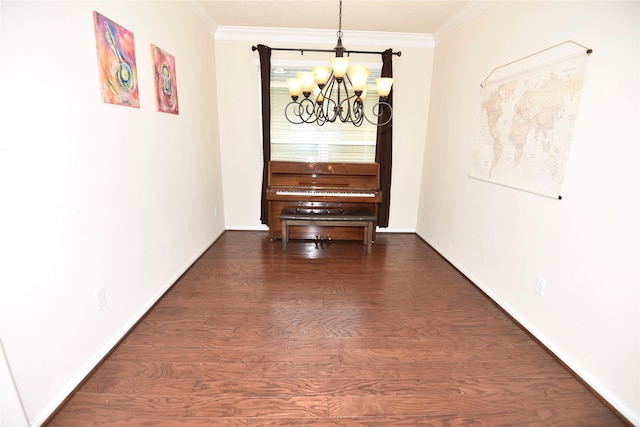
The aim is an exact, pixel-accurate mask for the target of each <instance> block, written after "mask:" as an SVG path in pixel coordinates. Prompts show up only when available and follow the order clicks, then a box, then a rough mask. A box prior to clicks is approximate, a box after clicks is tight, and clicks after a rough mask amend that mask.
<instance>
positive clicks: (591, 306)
mask: <svg viewBox="0 0 640 427" xmlns="http://www.w3.org/2000/svg"><path fill="white" fill-rule="evenodd" d="M639 7H640V3H638V2H635V1H634V2H608V1H599V2H537V1H532V2H497V3H496V4H495V5H493V6H492V7H491V8H489V9H488V10H487V11H485V12H484V13H483V14H482V15H481V16H480V17H478V18H476V19H475V20H473V21H472V22H470V23H469V24H467V25H466V26H465V27H464V28H463V29H462V30H460V31H458V32H457V33H455V34H453V35H452V36H450V37H449V38H447V39H446V40H445V41H443V42H442V43H439V44H438V45H437V46H436V53H435V59H434V75H433V83H432V98H431V109H430V111H431V113H430V115H429V127H428V135H427V147H426V149H425V157H424V174H423V176H422V189H421V193H420V210H419V215H418V224H417V233H418V234H419V235H420V236H422V237H423V238H424V239H425V240H426V241H427V242H429V243H430V244H431V245H433V246H434V247H435V248H436V249H437V250H439V251H440V252H441V253H442V254H443V255H444V256H445V257H446V258H447V259H448V260H449V261H451V262H452V263H453V264H454V265H455V266H457V267H458V268H459V269H460V270H461V271H462V272H463V273H464V274H466V275H467V276H468V277H469V278H470V279H471V280H473V282H474V283H476V284H477V285H478V286H479V287H480V288H482V289H483V290H484V291H485V292H486V293H488V294H489V295H490V296H491V297H492V298H493V299H495V300H496V301H497V302H498V303H499V304H500V305H501V306H503V307H504V308H505V309H506V310H507V311H508V312H510V313H511V314H512V315H513V316H514V317H515V318H516V319H517V320H518V321H519V322H521V323H522V324H523V325H524V326H525V327H526V328H527V329H528V330H529V331H531V332H532V333H533V334H534V335H535V336H536V337H537V338H538V339H540V340H541V341H542V342H543V343H544V344H545V345H546V346H547V347H549V348H550V349H551V350H552V351H553V352H554V353H555V354H556V355H558V356H559V357H560V358H561V359H562V360H563V361H564V362H565V363H567V364H568V365H569V366H570V367H571V368H572V369H573V370H574V371H575V372H577V373H578V374H579V375H580V376H581V377H582V378H583V379H585V380H586V381H587V382H588V383H589V384H590V385H591V386H592V387H594V388H595V389H596V390H597V391H598V392H599V393H601V394H602V396H603V397H604V398H606V399H607V400H608V401H609V402H610V403H612V404H613V405H614V406H615V407H616V408H617V409H618V410H620V411H621V412H622V413H623V414H624V415H625V416H626V417H628V418H629V419H630V420H631V421H632V422H634V423H635V424H637V425H640V392H639V390H640V372H639V364H640V354H639V338H640V336H639V335H640V333H639V318H638V307H639V298H638V288H639V285H640V274H639V270H638V261H640V247H639V244H640V222H639V219H640V197H639V193H638V189H637V188H638V182H639V181H640V168H639V167H638V161H639V160H640V140H639V136H640V134H639V131H638V122H639V118H640V115H639V107H638V102H639V98H638V97H639V66H638V63H639V40H640V32H639V28H640V23H639V12H640V10H639ZM565 40H574V41H576V42H578V43H581V44H584V45H586V46H588V47H591V48H592V49H593V50H594V52H593V54H592V55H591V56H590V57H589V59H588V63H589V64H588V69H587V76H586V81H585V87H584V92H583V98H582V103H581V108H580V111H579V113H578V121H577V124H576V130H575V135H574V138H573V144H572V148H571V153H570V156H569V164H568V167H567V170H566V175H565V180H564V185H563V197H564V198H563V200H561V201H557V200H552V199H548V198H545V197H541V196H536V195H533V194H529V193H526V192H522V191H518V190H513V189H509V188H505V187H501V186H498V185H494V184H490V183H485V182H481V181H477V180H472V179H469V178H468V173H469V171H470V165H471V149H472V144H473V142H474V139H475V138H476V137H477V133H478V126H479V114H480V106H479V104H480V83H481V82H482V81H483V80H484V78H485V77H486V76H487V75H488V74H489V72H491V70H492V69H494V68H495V67H498V66H501V65H503V64H506V63H508V62H511V61H513V60H516V59H518V58H522V57H525V56H527V55H529V54H531V53H533V52H537V51H539V50H542V49H545V48H547V47H550V46H553V45H555V44H557V43H560V42H563V41H565ZM538 275H539V276H542V277H543V278H545V279H546V280H547V287H546V292H545V294H544V296H543V297H540V296H538V295H537V294H536V293H535V292H534V286H535V280H536V276H538Z"/></svg>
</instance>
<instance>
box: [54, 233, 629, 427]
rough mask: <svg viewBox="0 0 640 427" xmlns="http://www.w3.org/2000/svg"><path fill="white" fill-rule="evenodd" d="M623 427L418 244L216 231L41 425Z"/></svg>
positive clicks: (412, 239)
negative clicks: (284, 239)
mask: <svg viewBox="0 0 640 427" xmlns="http://www.w3.org/2000/svg"><path fill="white" fill-rule="evenodd" d="M625 424H628V423H626V421H625V420H624V419H622V418H621V417H619V415H618V414H617V413H615V412H613V411H612V410H611V409H610V408H609V407H608V406H607V405H605V404H604V403H603V402H602V401H601V400H600V398H598V397H597V396H595V395H594V394H593V393H592V392H591V391H590V390H589V389H587V388H586V387H585V386H584V385H583V383H581V382H580V381H578V380H577V379H576V378H575V377H574V375H573V374H572V373H570V372H568V371H567V370H566V368H565V367H564V366H563V365H561V364H560V363H558V362H557V361H556V360H555V359H554V358H553V357H552V356H551V355H550V354H549V353H548V352H547V351H546V350H545V349H544V348H542V347H541V346H540V345H539V343H538V342H536V341H534V340H533V339H532V338H531V337H530V336H529V335H528V334H527V333H526V332H525V331H523V330H522V329H521V328H520V327H519V326H518V325H517V324H516V323H515V322H514V321H513V320H512V319H511V318H509V317H508V316H507V315H506V314H505V313H504V312H503V311H502V310H501V309H500V308H499V307H498V306H496V304H495V303H493V302H492V301H491V300H489V299H488V298H487V297H486V295H484V294H483V293H482V292H480V291H479V290H478V289H477V288H476V287H475V286H474V285H473V284H472V283H471V282H469V280H468V279H466V278H465V277H463V276H462V275H461V274H460V273H459V272H458V271H456V270H455V269H453V268H452V267H451V265H450V264H449V263H447V262H446V261H445V260H443V259H442V258H441V257H440V256H439V255H438V254H437V253H436V252H435V251H434V250H433V249H432V248H431V247H429V246H428V245H426V244H425V243H424V242H423V241H422V240H421V239H420V238H419V237H417V236H416V235H415V234H387V233H379V234H378V236H377V240H376V242H375V244H374V247H373V250H372V253H371V255H366V252H363V250H362V244H361V243H360V242H325V243H323V244H318V245H316V244H314V243H313V242H300V241H295V242H292V244H291V245H290V246H289V248H288V250H287V252H286V253H282V251H281V246H280V242H278V241H275V242H271V241H269V240H268V238H267V233H266V232H231V231H227V232H225V233H224V234H223V235H222V236H221V237H220V239H219V240H218V241H217V242H216V243H215V244H214V245H213V246H211V248H209V249H208V250H207V251H206V252H205V253H204V254H203V255H202V256H201V257H200V259H198V260H197V261H196V262H195V263H194V265H193V266H191V268H189V270H188V271H187V272H186V273H185V274H184V275H183V276H182V277H181V278H180V279H179V280H178V281H177V282H176V283H175V285H174V286H173V287H172V288H171V289H170V290H169V291H168V292H167V293H166V294H165V296H164V297H163V298H162V299H161V300H160V301H158V303H157V304H156V305H155V306H154V308H153V309H152V310H151V311H150V312H149V313H148V314H147V315H146V316H145V317H144V318H143V319H142V320H141V321H140V322H139V323H138V325H137V326H136V327H135V328H134V329H133V330H132V331H130V333H129V334H128V335H127V336H126V337H125V338H124V339H123V340H122V341H121V343H120V344H119V345H118V346H117V348H115V349H114V350H113V351H112V353H111V354H110V355H109V356H108V357H107V358H106V359H105V360H104V361H103V362H102V363H101V365H100V366H99V367H98V368H97V369H96V370H95V371H94V372H93V374H92V375H91V376H90V377H89V378H87V380H86V381H85V382H84V383H83V385H82V386H81V387H79V388H78V390H77V391H76V392H75V393H74V394H72V395H71V396H70V398H69V399H68V401H67V402H66V404H65V405H64V406H63V407H61V408H60V409H59V410H58V411H57V412H56V414H55V415H54V416H53V417H52V418H51V419H50V420H49V422H48V425H51V426H65V427H75V426H160V427H163V426H176V425H181V426H204V425H216V426H231V427H239V426H247V427H249V426H250V427H256V426H260V427H269V426H271V427H280V426H287V427H290V426H346V427H364V426H394V427H402V426H412V427H419V426H449V427H450V426H470V425H478V426H507V425H508V426H513V425H522V426H524V425H526V426H573V425H581V426H588V425H593V426H618V425H625Z"/></svg>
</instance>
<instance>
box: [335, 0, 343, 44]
mask: <svg viewBox="0 0 640 427" xmlns="http://www.w3.org/2000/svg"><path fill="white" fill-rule="evenodd" d="M338 11H339V12H338V32H337V33H336V35H337V36H338V38H339V39H341V38H342V0H340V6H339V9H338Z"/></svg>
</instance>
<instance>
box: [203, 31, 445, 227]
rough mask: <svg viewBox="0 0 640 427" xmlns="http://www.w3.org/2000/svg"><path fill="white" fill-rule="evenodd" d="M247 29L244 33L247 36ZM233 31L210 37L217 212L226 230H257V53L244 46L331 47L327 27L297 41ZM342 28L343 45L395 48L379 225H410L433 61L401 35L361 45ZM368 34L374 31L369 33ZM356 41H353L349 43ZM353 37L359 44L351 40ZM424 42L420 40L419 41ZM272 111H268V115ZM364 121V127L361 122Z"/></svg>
mask: <svg viewBox="0 0 640 427" xmlns="http://www.w3.org/2000/svg"><path fill="white" fill-rule="evenodd" d="M247 31H248V34H249V35H248V36H247ZM247 31H244V32H240V34H241V36H240V37H239V38H240V40H238V39H232V38H233V35H232V37H230V38H225V39H222V40H220V39H218V37H217V40H216V56H217V58H218V60H217V61H216V66H217V73H218V93H219V95H220V96H219V98H218V101H219V103H220V104H219V112H220V113H219V118H220V141H221V152H222V157H223V158H224V163H223V165H222V168H223V169H222V170H223V182H224V197H225V201H224V202H225V218H226V221H227V222H226V228H227V229H264V230H266V229H267V228H266V226H262V225H261V224H260V185H261V182H262V150H261V148H262V133H261V112H260V98H259V97H256V93H259V91H260V80H259V78H260V70H259V57H258V53H257V52H253V51H252V50H251V46H252V45H257V44H260V43H261V44H265V45H267V46H270V47H272V48H276V47H282V48H289V47H294V48H296V47H305V48H315V49H332V48H333V47H334V46H335V44H336V38H335V33H333V32H331V36H330V37H329V38H327V40H326V43H323V44H321V43H318V42H317V41H316V42H304V43H302V42H300V37H298V38H293V37H290V38H289V39H288V40H296V41H293V42H292V41H282V40H279V39H276V40H273V39H271V38H270V37H273V34H272V33H269V34H266V33H261V32H260V31H257V30H254V31H255V33H254V34H251V29H248V30H247ZM351 34H352V36H351V38H350V33H349V32H348V31H345V32H344V37H343V43H344V45H345V47H346V48H347V49H349V50H366V51H375V52H380V51H383V50H385V49H387V48H392V49H393V50H394V51H401V52H402V55H401V56H400V57H397V56H394V57H393V73H394V77H395V78H396V80H395V83H394V94H393V100H394V124H393V126H394V127H393V138H394V141H393V170H392V192H391V207H390V219H389V227H388V228H387V229H383V230H384V231H411V232H413V231H415V223H416V216H417V212H418V194H419V187H420V186H419V177H420V176H421V174H422V153H423V150H424V141H425V136H426V119H425V117H427V115H428V113H429V110H428V108H429V84H428V82H429V81H430V80H431V68H432V61H433V48H432V47H425V46H420V44H421V43H420V42H418V43H416V42H415V40H414V39H410V42H404V43H403V40H402V38H399V39H397V40H395V39H394V41H392V42H389V43H388V44H387V45H383V44H380V43H378V44H375V41H374V43H370V44H362V43H363V42H362V41H366V39H367V37H362V36H361V35H360V34H357V35H358V37H356V34H353V33H351ZM372 38H373V39H375V38H376V37H375V35H374V36H373V37H372ZM355 40H357V42H356V41H355ZM358 43H360V44H358ZM427 44H428V42H427ZM330 57H331V54H329V53H314V52H305V54H304V56H301V55H300V54H299V53H297V52H283V51H273V52H272V55H271V60H272V62H275V61H278V60H287V59H292V60H300V61H312V62H315V63H316V64H327V65H329V59H330ZM381 61H382V60H381V58H380V56H377V55H362V54H360V55H357V54H353V55H351V62H352V63H353V64H356V63H370V62H374V63H375V62H377V63H381ZM276 113H277V112H273V113H272V114H276ZM365 126H366V125H365Z"/></svg>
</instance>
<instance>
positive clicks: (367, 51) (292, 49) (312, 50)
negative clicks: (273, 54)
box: [251, 46, 402, 56]
mask: <svg viewBox="0 0 640 427" xmlns="http://www.w3.org/2000/svg"><path fill="white" fill-rule="evenodd" d="M269 49H271V50H285V51H290V52H300V55H304V53H305V52H326V53H330V52H335V50H334V49H303V48H292V47H270V48H269ZM251 50H252V51H254V52H255V51H256V50H258V47H257V46H251ZM344 53H346V54H347V55H349V54H351V53H365V54H370V55H371V54H372V55H382V54H383V53H384V52H373V51H370V50H345V51H344ZM391 54H392V55H396V56H400V55H402V52H400V51H398V52H393V51H392V52H391Z"/></svg>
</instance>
